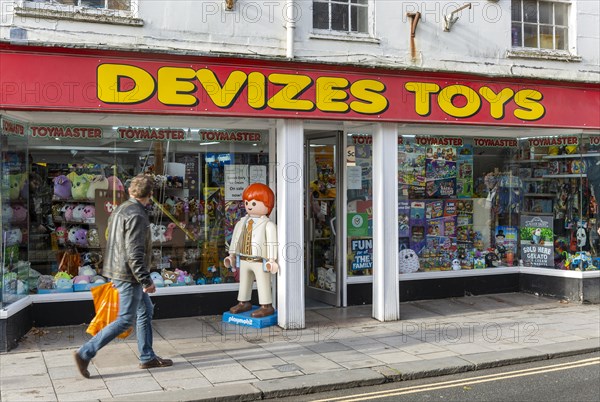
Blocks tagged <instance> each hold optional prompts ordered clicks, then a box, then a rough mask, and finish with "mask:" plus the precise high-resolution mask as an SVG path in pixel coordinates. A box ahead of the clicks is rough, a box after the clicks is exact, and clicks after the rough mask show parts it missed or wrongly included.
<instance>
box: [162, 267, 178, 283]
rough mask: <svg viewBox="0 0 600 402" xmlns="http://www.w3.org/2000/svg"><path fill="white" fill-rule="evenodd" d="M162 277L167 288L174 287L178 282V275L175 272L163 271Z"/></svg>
mask: <svg viewBox="0 0 600 402" xmlns="http://www.w3.org/2000/svg"><path fill="white" fill-rule="evenodd" d="M162 277H163V281H164V284H165V286H169V285H172V284H174V283H175V282H177V275H176V274H175V272H173V271H169V270H166V269H163V270H162Z"/></svg>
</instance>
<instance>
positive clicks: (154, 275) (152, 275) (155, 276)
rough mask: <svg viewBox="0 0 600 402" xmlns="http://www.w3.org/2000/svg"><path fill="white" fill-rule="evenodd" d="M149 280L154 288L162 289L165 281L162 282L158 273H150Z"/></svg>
mask: <svg viewBox="0 0 600 402" xmlns="http://www.w3.org/2000/svg"><path fill="white" fill-rule="evenodd" d="M150 278H151V279H152V281H153V282H154V286H156V287H157V288H162V287H164V286H165V281H164V280H163V277H162V276H161V275H160V274H159V273H158V272H151V273H150Z"/></svg>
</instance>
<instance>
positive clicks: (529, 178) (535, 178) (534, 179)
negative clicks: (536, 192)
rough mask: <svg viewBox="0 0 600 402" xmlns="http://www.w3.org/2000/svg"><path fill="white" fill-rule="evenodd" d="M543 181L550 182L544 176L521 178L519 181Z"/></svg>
mask: <svg viewBox="0 0 600 402" xmlns="http://www.w3.org/2000/svg"><path fill="white" fill-rule="evenodd" d="M544 180H550V178H548V177H546V176H544V177H524V178H523V177H522V178H521V181H544Z"/></svg>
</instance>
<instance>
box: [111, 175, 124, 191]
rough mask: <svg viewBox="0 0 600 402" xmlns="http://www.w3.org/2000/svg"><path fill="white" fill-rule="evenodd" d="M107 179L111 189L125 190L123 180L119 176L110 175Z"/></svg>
mask: <svg viewBox="0 0 600 402" xmlns="http://www.w3.org/2000/svg"><path fill="white" fill-rule="evenodd" d="M107 181H108V189H109V190H117V191H125V187H123V183H121V180H119V178H118V177H117V176H110V177H109V178H108V179H107Z"/></svg>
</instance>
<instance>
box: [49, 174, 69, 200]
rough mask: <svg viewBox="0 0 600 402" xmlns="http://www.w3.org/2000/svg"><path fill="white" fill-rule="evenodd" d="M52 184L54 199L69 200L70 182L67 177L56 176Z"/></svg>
mask: <svg viewBox="0 0 600 402" xmlns="http://www.w3.org/2000/svg"><path fill="white" fill-rule="evenodd" d="M52 182H53V183H54V195H55V196H56V198H59V199H61V200H66V199H69V198H71V180H69V178H68V177H67V176H65V175H60V176H56V177H55V178H54V180H52Z"/></svg>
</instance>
